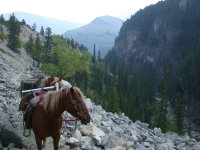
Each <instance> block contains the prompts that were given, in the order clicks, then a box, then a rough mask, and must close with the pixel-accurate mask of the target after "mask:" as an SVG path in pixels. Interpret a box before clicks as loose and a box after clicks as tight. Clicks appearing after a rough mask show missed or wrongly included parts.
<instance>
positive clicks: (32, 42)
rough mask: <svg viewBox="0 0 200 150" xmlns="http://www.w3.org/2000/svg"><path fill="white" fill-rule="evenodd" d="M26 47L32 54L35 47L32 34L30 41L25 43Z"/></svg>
mask: <svg viewBox="0 0 200 150" xmlns="http://www.w3.org/2000/svg"><path fill="white" fill-rule="evenodd" d="M25 49H26V51H27V52H28V53H29V54H32V52H33V49H34V40H33V36H32V34H31V35H29V40H28V42H27V43H26V44H25Z"/></svg>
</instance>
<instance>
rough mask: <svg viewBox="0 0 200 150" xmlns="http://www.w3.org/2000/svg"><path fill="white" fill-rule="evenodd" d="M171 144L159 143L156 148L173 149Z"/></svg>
mask: <svg viewBox="0 0 200 150" xmlns="http://www.w3.org/2000/svg"><path fill="white" fill-rule="evenodd" d="M173 149H174V148H173V145H172V144H171V143H162V144H159V145H158V147H157V149H156V150H173Z"/></svg>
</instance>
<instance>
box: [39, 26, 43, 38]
mask: <svg viewBox="0 0 200 150" xmlns="http://www.w3.org/2000/svg"><path fill="white" fill-rule="evenodd" d="M40 34H41V35H42V36H44V28H43V26H42V27H41V29H40Z"/></svg>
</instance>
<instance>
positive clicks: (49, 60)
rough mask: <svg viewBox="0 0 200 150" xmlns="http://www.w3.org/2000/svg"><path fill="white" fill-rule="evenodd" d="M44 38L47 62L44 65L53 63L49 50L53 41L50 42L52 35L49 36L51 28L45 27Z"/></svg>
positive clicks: (51, 53)
mask: <svg viewBox="0 0 200 150" xmlns="http://www.w3.org/2000/svg"><path fill="white" fill-rule="evenodd" d="M45 38H46V42H45V44H44V51H45V54H46V58H47V60H45V61H46V63H50V62H52V61H53V52H52V51H51V48H52V46H53V41H52V35H51V28H50V27H47V28H46V31H45Z"/></svg>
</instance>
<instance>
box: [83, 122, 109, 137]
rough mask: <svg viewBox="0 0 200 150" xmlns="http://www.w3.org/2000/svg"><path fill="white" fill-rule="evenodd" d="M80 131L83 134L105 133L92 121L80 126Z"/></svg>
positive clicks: (96, 134) (99, 134)
mask: <svg viewBox="0 0 200 150" xmlns="http://www.w3.org/2000/svg"><path fill="white" fill-rule="evenodd" d="M80 132H81V134H82V135H83V136H100V137H101V136H104V135H105V133H104V132H103V131H102V130H100V129H99V128H97V127H96V126H95V125H94V124H93V123H92V122H90V123H88V124H87V125H81V126H80Z"/></svg>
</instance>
